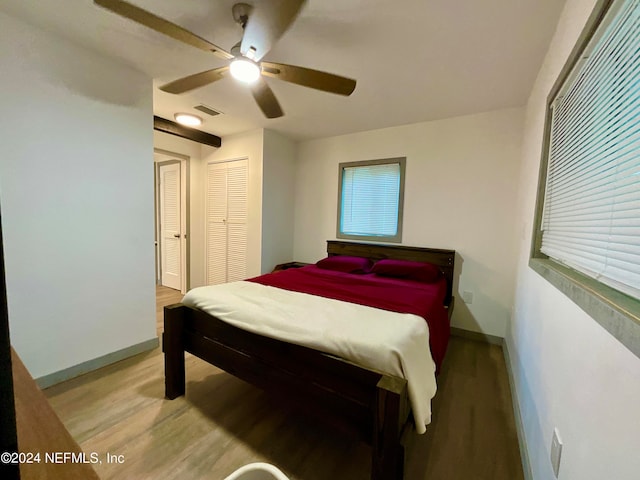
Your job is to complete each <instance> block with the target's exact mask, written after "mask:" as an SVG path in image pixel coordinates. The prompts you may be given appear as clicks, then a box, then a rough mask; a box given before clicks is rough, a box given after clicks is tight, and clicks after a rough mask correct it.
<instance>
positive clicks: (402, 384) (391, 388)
mask: <svg viewBox="0 0 640 480" xmlns="http://www.w3.org/2000/svg"><path fill="white" fill-rule="evenodd" d="M376 388H377V394H376V399H375V405H374V423H373V425H374V429H373V442H372V458H371V460H372V463H371V480H399V479H402V478H403V476H404V447H403V446H402V444H401V443H400V439H401V436H402V427H403V425H404V423H405V422H406V421H407V417H408V415H409V410H408V408H407V405H408V403H407V402H408V399H407V381H406V380H404V379H401V378H397V377H390V376H383V377H382V378H381V379H380V381H379V382H378V385H377V387H376Z"/></svg>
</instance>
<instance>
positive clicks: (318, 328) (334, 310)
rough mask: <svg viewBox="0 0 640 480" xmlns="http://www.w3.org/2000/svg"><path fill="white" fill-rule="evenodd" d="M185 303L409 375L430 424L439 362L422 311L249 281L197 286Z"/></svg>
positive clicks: (419, 421)
mask: <svg viewBox="0 0 640 480" xmlns="http://www.w3.org/2000/svg"><path fill="white" fill-rule="evenodd" d="M182 302H183V303H184V304H186V305H190V306H192V307H195V308H198V309H200V310H203V311H205V312H207V313H209V314H210V315H213V316H215V317H217V318H219V319H220V320H223V321H224V322H227V323H229V324H231V325H234V326H236V327H238V328H241V329H242V330H247V331H249V332H253V333H257V334H259V335H263V336H265V337H271V338H275V339H278V340H283V341H286V342H289V343H295V344H298V345H302V346H305V347H310V348H313V349H316V350H320V351H323V352H326V353H330V354H333V355H336V356H339V357H342V358H345V359H347V360H350V361H352V362H354V363H356V364H358V365H362V366H364V367H367V368H371V369H374V370H378V371H381V372H384V373H388V374H391V375H395V376H399V377H402V378H405V379H406V380H407V383H408V392H409V400H410V402H411V408H412V411H413V416H414V418H415V421H416V430H417V431H418V433H424V432H425V431H426V429H425V425H427V424H429V423H430V422H431V398H433V396H434V395H435V393H436V381H435V364H434V362H433V359H432V358H431V352H430V350H429V329H428V326H427V322H426V321H425V320H424V319H423V318H420V317H419V316H417V315H412V314H405V313H395V312H389V311H386V310H380V309H377V308H372V307H366V306H363V305H357V304H354V303H348V302H343V301H340V300H332V299H328V298H324V297H318V296H315V295H309V294H306V293H298V292H291V291H289V290H283V289H280V288H275V287H268V286H265V285H261V284H258V283H253V282H244V281H241V282H232V283H226V284H222V285H213V286H208V287H199V288H194V289H193V290H191V291H189V292H188V293H187V295H186V296H185V297H184V299H183V301H182Z"/></svg>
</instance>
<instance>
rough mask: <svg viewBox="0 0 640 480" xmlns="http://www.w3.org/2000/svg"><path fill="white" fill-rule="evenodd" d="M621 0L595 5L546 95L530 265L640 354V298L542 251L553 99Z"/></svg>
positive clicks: (601, 1)
mask: <svg viewBox="0 0 640 480" xmlns="http://www.w3.org/2000/svg"><path fill="white" fill-rule="evenodd" d="M617 1H618V0H599V1H598V2H597V3H596V6H595V7H594V10H593V13H592V14H591V16H590V17H589V19H588V21H587V23H586V25H585V27H584V29H583V30H582V33H581V34H580V37H579V38H578V41H577V42H576V45H575V47H574V48H573V50H572V51H571V54H570V55H569V58H568V59H567V62H566V63H565V65H564V67H563V68H562V70H561V72H560V74H559V76H558V78H557V80H556V82H555V83H554V85H553V87H552V88H551V91H550V92H549V95H548V96H547V99H546V111H545V120H544V132H543V143H542V158H541V161H540V171H539V175H538V191H537V199H536V209H535V214H534V215H535V216H534V224H533V227H534V228H533V238H532V242H531V252H530V258H529V267H530V268H531V269H533V270H534V271H535V272H537V273H538V274H540V275H541V276H542V277H543V278H545V279H546V280H547V281H548V282H549V283H551V284H552V285H553V286H554V287H556V288H557V289H558V290H560V291H561V292H562V293H563V294H565V295H566V296H567V297H568V298H569V299H570V300H571V301H573V302H574V303H575V304H577V305H578V306H579V307H580V308H581V309H582V310H584V311H585V312H586V313H587V314H588V315H590V316H591V317H592V318H593V319H594V320H595V321H596V322H598V323H599V324H600V325H601V326H602V327H603V328H605V329H606V330H607V331H608V332H609V333H610V334H612V335H613V336H614V337H615V338H616V339H617V340H618V341H620V342H621V343H622V344H623V345H625V346H626V347H627V348H628V349H629V350H630V351H631V352H632V353H634V354H635V355H636V356H637V357H639V358H640V301H638V300H636V299H635V298H633V297H630V296H628V295H626V294H624V293H621V292H619V291H618V290H615V289H613V288H611V287H609V286H608V285H605V284H604V283H601V282H599V281H598V280H595V279H593V278H591V277H589V276H587V275H585V274H582V273H580V272H578V271H577V270H574V269H571V268H569V267H566V266H564V265H562V264H560V263H559V262H556V261H554V260H552V259H550V258H549V257H548V256H547V255H545V254H544V253H542V252H541V251H540V248H541V246H542V222H543V209H544V201H545V191H546V185H547V170H548V160H549V147H550V139H551V120H552V102H553V100H554V99H555V97H556V95H557V94H558V92H559V91H560V90H561V89H562V88H563V87H564V84H565V82H566V81H567V80H568V79H569V78H570V75H571V73H572V71H573V69H574V67H575V66H576V65H577V63H578V62H579V61H580V59H581V58H582V56H583V54H584V51H585V50H586V48H587V45H588V44H589V42H590V41H591V39H592V38H593V37H594V36H595V35H596V34H597V33H598V31H599V28H600V26H601V25H602V26H603V28H604V26H605V23H604V22H603V20H604V19H605V17H606V16H607V14H608V13H609V11H610V10H611V8H612V7H614V4H615V3H616V2H617Z"/></svg>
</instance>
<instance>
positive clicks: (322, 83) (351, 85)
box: [260, 62, 356, 96]
mask: <svg viewBox="0 0 640 480" xmlns="http://www.w3.org/2000/svg"><path fill="white" fill-rule="evenodd" d="M260 65H261V67H262V74H263V75H266V76H268V77H273V78H279V79H280V80H284V81H285V82H291V83H295V84H297V85H302V86H305V87H310V88H315V89H316V90H322V91H325V92H329V93H336V94H338V95H345V96H349V95H351V94H352V93H353V91H354V90H355V88H356V81H355V80H352V79H351V78H346V77H341V76H340V75H334V74H333V73H327V72H321V71H320V70H312V69H310V68H304V67H296V66H295V65H285V64H283V63H273V62H260Z"/></svg>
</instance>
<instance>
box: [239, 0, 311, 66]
mask: <svg viewBox="0 0 640 480" xmlns="http://www.w3.org/2000/svg"><path fill="white" fill-rule="evenodd" d="M304 3H305V0H274V1H272V2H269V3H268V4H265V2H263V3H260V4H258V5H257V6H255V7H254V8H253V10H252V11H251V14H250V15H249V20H248V21H247V24H246V25H245V27H244V35H243V37H242V44H241V45H240V52H241V53H242V54H243V55H245V56H248V57H249V58H252V59H253V60H256V61H258V60H260V59H261V58H262V57H264V56H265V55H266V54H267V52H268V51H269V50H271V47H272V46H273V44H274V43H276V42H277V41H278V39H279V38H280V37H281V36H282V35H283V34H284V32H286V31H287V29H288V28H289V26H290V25H291V23H292V22H293V21H294V20H295V18H296V17H297V16H298V13H299V12H300V9H301V8H302V5H303V4H304ZM249 50H254V52H253V53H248V52H249Z"/></svg>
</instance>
